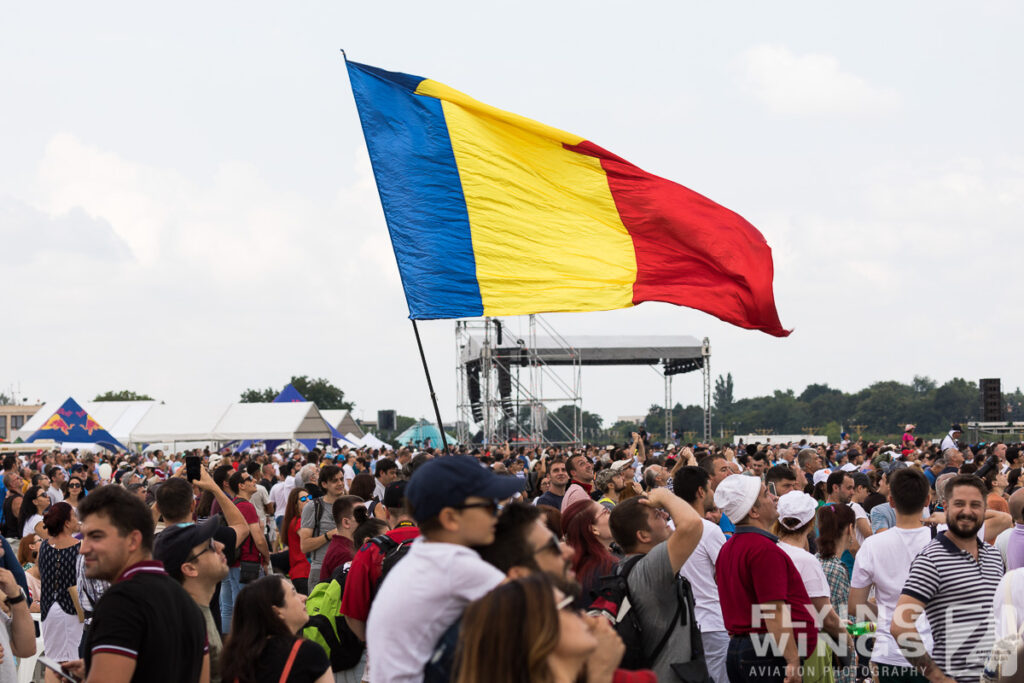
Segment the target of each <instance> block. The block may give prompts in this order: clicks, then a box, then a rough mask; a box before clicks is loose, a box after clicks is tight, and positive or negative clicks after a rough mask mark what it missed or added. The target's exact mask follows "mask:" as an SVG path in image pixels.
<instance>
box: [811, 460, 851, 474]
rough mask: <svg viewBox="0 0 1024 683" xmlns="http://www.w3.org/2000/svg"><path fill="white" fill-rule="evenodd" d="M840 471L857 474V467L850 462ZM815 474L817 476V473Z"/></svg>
mask: <svg viewBox="0 0 1024 683" xmlns="http://www.w3.org/2000/svg"><path fill="white" fill-rule="evenodd" d="M839 469H841V470H842V471H843V472H856V471H857V466H856V465H854V464H853V463H852V462H848V463H846V464H845V465H843V466H842V467H840V468H839ZM815 474H817V473H815Z"/></svg>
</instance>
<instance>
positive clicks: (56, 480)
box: [46, 465, 67, 505]
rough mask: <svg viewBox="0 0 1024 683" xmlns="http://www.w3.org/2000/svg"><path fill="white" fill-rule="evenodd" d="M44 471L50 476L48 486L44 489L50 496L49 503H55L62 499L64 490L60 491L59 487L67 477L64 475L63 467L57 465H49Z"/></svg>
mask: <svg viewBox="0 0 1024 683" xmlns="http://www.w3.org/2000/svg"><path fill="white" fill-rule="evenodd" d="M46 473H47V475H49V477H50V486H49V488H47V489H46V495H47V496H48V497H49V498H50V504H51V505H56V504H57V503H60V502H61V501H63V500H64V492H63V491H61V487H62V486H64V481H65V480H66V479H67V477H66V476H65V475H64V469H63V468H61V467H58V466H57V465H54V466H53V467H51V468H50V469H49V470H47V472H46Z"/></svg>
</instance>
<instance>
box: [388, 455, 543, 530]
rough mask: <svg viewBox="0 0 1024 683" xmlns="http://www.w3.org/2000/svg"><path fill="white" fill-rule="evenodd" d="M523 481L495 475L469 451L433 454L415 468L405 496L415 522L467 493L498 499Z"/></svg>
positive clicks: (458, 502) (513, 491)
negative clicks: (429, 458) (455, 453)
mask: <svg viewBox="0 0 1024 683" xmlns="http://www.w3.org/2000/svg"><path fill="white" fill-rule="evenodd" d="M525 486H526V481H525V480H524V479H520V478H519V477H513V476H499V475H497V474H495V473H494V472H492V471H491V470H490V469H488V468H486V467H482V466H481V465H480V463H479V462H478V461H477V459H476V458H474V457H472V456H469V455H449V456H443V457H440V458H434V459H433V460H430V461H428V462H425V463H423V464H422V465H421V466H419V467H418V468H416V471H415V472H413V474H412V479H410V480H409V484H408V485H407V486H406V487H405V498H406V500H407V501H408V502H409V505H410V507H411V508H412V516H413V517H414V518H415V519H416V521H417V522H422V521H423V520H426V519H430V518H431V517H436V516H437V515H438V514H440V512H441V509H442V508H446V507H455V506H456V505H461V504H462V503H464V502H465V500H466V499H467V498H469V497H471V496H477V497H480V498H493V499H497V500H502V499H504V498H510V497H512V496H513V495H515V494H516V493H519V492H520V491H522V490H523V488H524V487H525Z"/></svg>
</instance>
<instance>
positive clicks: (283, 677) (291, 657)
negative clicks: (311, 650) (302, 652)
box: [278, 638, 302, 683]
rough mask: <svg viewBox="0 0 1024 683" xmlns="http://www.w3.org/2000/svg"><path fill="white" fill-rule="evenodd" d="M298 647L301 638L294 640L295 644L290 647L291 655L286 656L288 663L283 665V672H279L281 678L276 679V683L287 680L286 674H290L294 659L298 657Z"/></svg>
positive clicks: (300, 644)
mask: <svg viewBox="0 0 1024 683" xmlns="http://www.w3.org/2000/svg"><path fill="white" fill-rule="evenodd" d="M300 647H302V638H296V639H295V644H294V645H292V651H291V654H289V655H288V661H287V662H285V663H284V670H283V671H281V678H279V679H278V683H285V681H287V680H288V674H290V673H291V672H292V664H294V663H295V657H296V656H298V654H299V648H300Z"/></svg>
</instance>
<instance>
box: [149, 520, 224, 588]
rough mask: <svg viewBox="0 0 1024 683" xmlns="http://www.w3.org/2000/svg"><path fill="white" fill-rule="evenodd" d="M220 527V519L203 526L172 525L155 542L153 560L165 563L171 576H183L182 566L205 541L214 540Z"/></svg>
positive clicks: (191, 524)
mask: <svg viewBox="0 0 1024 683" xmlns="http://www.w3.org/2000/svg"><path fill="white" fill-rule="evenodd" d="M218 527H220V517H219V516H218V517H211V518H210V519H208V520H206V521H205V522H203V523H202V524H193V523H191V522H189V523H187V524H172V525H171V526H169V527H167V528H166V529H164V530H163V531H161V532H160V533H159V534H157V535H156V540H155V541H154V542H153V558H154V559H156V560H159V561H160V562H162V563H163V565H164V569H165V570H167V573H168V574H170V575H171V576H173V577H175V578H178V577H180V576H181V565H183V564H184V563H185V562H186V561H187V560H188V558H189V557H190V556H191V555H192V550H193V549H194V548H195V547H196V546H197V545H199V544H200V543H202V542H204V541H208V540H210V539H211V538H213V535H214V534H215V533H216V532H217V529H218Z"/></svg>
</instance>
